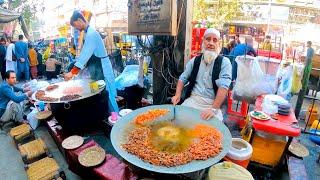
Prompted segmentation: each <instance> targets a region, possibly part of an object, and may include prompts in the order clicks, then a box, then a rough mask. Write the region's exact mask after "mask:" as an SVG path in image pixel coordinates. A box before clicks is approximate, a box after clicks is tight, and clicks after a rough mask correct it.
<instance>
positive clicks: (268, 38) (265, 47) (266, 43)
mask: <svg viewBox="0 0 320 180" xmlns="http://www.w3.org/2000/svg"><path fill="white" fill-rule="evenodd" d="M262 49H263V50H267V51H271V50H272V44H271V36H269V35H267V36H266V39H265V40H264V42H263V43H262Z"/></svg>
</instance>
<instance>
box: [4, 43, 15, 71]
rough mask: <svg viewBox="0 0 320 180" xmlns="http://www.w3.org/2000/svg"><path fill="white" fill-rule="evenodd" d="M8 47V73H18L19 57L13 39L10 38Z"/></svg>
mask: <svg viewBox="0 0 320 180" xmlns="http://www.w3.org/2000/svg"><path fill="white" fill-rule="evenodd" d="M8 43H9V45H8V47H7V52H6V71H9V70H11V71H14V72H17V57H16V55H15V45H14V41H13V40H12V38H8Z"/></svg>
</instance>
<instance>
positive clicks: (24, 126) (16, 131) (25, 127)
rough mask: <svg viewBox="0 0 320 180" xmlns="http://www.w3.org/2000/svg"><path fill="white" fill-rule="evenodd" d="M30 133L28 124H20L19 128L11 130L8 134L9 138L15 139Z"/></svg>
mask: <svg viewBox="0 0 320 180" xmlns="http://www.w3.org/2000/svg"><path fill="white" fill-rule="evenodd" d="M30 131H31V127H30V126H29V125H28V124H22V125H20V126H17V127H14V128H12V129H11V130H10V132H9V134H10V136H12V137H15V136H19V135H21V134H24V133H26V132H30Z"/></svg>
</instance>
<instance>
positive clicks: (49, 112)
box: [35, 111, 52, 120]
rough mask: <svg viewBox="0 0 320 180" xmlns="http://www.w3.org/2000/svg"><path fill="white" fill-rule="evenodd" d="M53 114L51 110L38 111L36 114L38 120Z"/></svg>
mask: <svg viewBox="0 0 320 180" xmlns="http://www.w3.org/2000/svg"><path fill="white" fill-rule="evenodd" d="M51 115H52V112H51V111H40V112H37V114H36V115H35V118H37V119H38V120H45V119H47V118H49V117H50V116H51Z"/></svg>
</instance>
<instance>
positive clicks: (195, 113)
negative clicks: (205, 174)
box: [111, 105, 231, 174]
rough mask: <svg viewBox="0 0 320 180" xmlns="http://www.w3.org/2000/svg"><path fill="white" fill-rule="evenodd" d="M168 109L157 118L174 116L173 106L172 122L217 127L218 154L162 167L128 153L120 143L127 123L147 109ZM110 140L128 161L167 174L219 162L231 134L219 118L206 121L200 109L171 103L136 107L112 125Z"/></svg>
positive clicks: (123, 140) (179, 172)
mask: <svg viewBox="0 0 320 180" xmlns="http://www.w3.org/2000/svg"><path fill="white" fill-rule="evenodd" d="M157 108H161V109H168V110H170V111H169V113H168V114H167V115H165V116H163V117H161V118H159V119H158V120H170V119H173V118H174V108H175V119H174V123H176V124H183V125H185V126H187V127H190V128H191V127H193V126H195V125H196V124H199V123H201V124H206V125H210V126H212V127H215V128H217V129H218V130H219V131H220V132H221V133H222V134H223V140H222V146H223V149H222V151H221V152H220V154H219V155H217V156H215V157H213V158H209V159H207V160H205V161H195V160H194V161H191V162H189V163H187V164H185V165H181V166H175V167H164V166H155V165H152V164H150V163H148V162H146V161H143V160H141V159H140V158H139V157H137V156H135V155H133V154H130V153H128V152H127V151H125V150H124V149H123V148H122V147H121V144H124V143H126V141H127V135H128V129H127V128H126V127H127V126H128V124H129V123H130V122H131V121H132V120H133V119H134V118H135V117H136V116H137V115H139V114H141V113H143V112H145V111H148V110H150V109H157ZM111 142H112V145H113V147H114V148H115V150H116V151H117V152H118V154H119V155H120V156H122V157H123V158H124V159H125V160H127V161H128V162H130V163H132V164H134V165H136V166H138V167H141V168H143V169H146V170H149V171H154V172H160V173H168V174H182V173H189V172H194V171H198V170H201V169H205V168H207V167H210V166H212V165H213V164H215V163H217V162H219V161H220V160H221V159H222V158H223V157H224V156H225V155H226V154H227V153H228V151H229V148H230V146H231V134H230V131H229V129H228V128H227V127H226V126H225V125H224V124H223V123H222V122H221V121H219V120H217V119H210V120H208V121H206V120H202V119H201V118H200V111H199V110H196V109H193V108H189V107H184V106H173V105H156V106H149V107H144V108H141V109H137V110H135V111H133V112H131V113H129V114H128V115H126V116H124V117H122V118H121V119H119V120H118V121H117V123H116V124H115V125H114V126H113V128H112V131H111Z"/></svg>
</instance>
